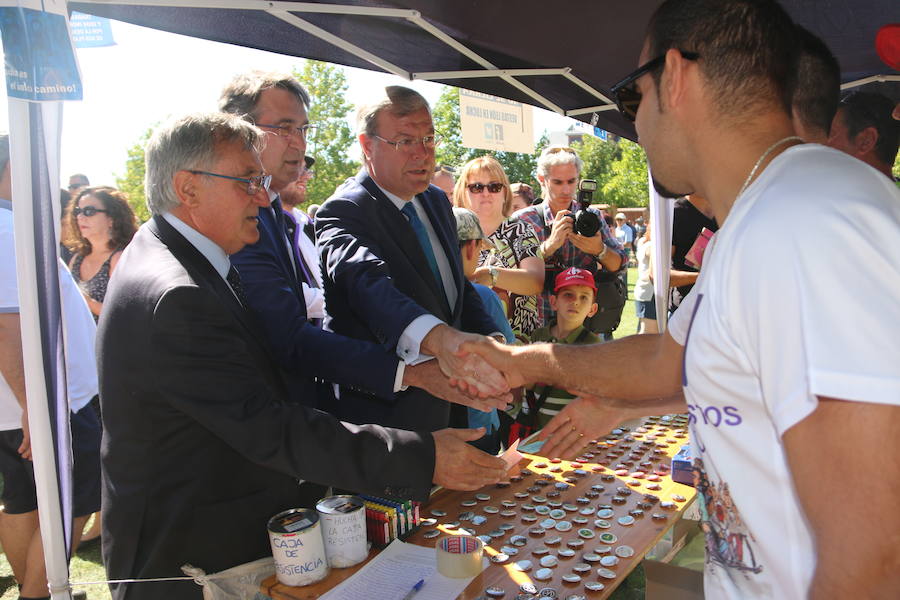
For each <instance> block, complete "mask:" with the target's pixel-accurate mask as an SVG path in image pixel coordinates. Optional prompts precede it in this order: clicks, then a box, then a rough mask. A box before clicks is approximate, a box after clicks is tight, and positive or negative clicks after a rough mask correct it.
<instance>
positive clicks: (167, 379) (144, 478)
mask: <svg viewBox="0 0 900 600" xmlns="http://www.w3.org/2000/svg"><path fill="white" fill-rule="evenodd" d="M260 136H261V132H260V130H259V129H257V128H256V127H254V126H253V125H250V124H249V123H247V122H245V121H243V120H241V119H240V118H238V117H235V116H231V115H225V114H218V113H216V114H202V115H192V116H188V117H184V118H182V119H180V120H178V121H176V122H174V123H173V124H170V125H168V126H164V127H162V128H160V129H159V130H158V131H157V132H156V134H155V135H154V137H153V139H151V141H150V142H149V144H148V146H147V152H146V160H147V169H146V190H147V203H148V205H149V207H150V209H151V212H152V213H153V215H154V216H153V218H152V219H151V220H150V221H149V222H148V223H146V224H145V225H144V226H143V227H141V229H140V230H139V231H138V233H137V235H136V236H135V238H134V241H133V242H132V243H131V245H130V246H129V247H128V248H127V249H126V251H125V252H124V254H123V255H122V259H121V261H120V262H119V267H120V268H119V269H117V272H116V277H115V278H114V279H113V280H112V281H111V283H110V287H109V292H108V294H107V297H106V302H105V304H104V311H103V316H102V318H101V319H100V329H99V334H98V355H99V356H98V359H99V365H100V396H101V398H102V403H103V416H104V421H105V434H104V445H103V448H102V461H103V469H104V473H103V475H104V480H103V512H104V522H103V529H104V531H103V555H104V560H105V563H106V567H107V571H108V574H109V577H110V579H130V578H138V579H146V578H160V577H173V576H178V575H181V572H180V567H181V566H182V565H183V564H185V563H190V564H192V565H194V566H196V567H199V568H202V569H204V570H205V571H207V572H217V571H221V570H224V569H227V568H230V567H233V566H235V565H238V564H241V563H244V562H248V561H251V560H254V559H257V558H261V557H263V556H265V555H266V554H268V553H269V552H270V550H269V545H268V538H267V534H266V522H267V520H268V519H269V518H270V517H271V516H273V515H274V514H276V513H277V512H279V511H281V510H284V509H287V508H292V507H297V506H309V505H311V503H313V502H314V501H315V500H316V499H318V498H319V497H321V495H322V494H323V489H322V488H321V487H320V486H319V485H314V484H311V483H304V484H302V485H299V484H298V481H297V479H298V478H301V479H303V480H307V481H314V482H317V483H321V484H325V485H335V486H340V487H345V488H350V489H356V490H360V491H363V492H367V493H372V494H376V495H386V496H397V497H407V498H409V497H411V498H416V499H424V498H426V497H427V496H428V493H429V490H430V488H431V484H432V482H434V483H438V484H441V485H444V486H447V487H451V488H454V489H476V488H478V487H481V486H483V485H486V484H488V483H492V482H495V481H497V480H499V479H500V478H502V477H503V475H504V465H503V461H502V460H500V459H499V458H497V457H492V456H489V455H486V454H484V453H481V452H478V451H476V450H474V449H473V448H471V447H470V446H468V445H467V444H465V442H466V441H468V440H471V439H473V438H477V437H479V436H480V432H478V431H477V430H476V431H456V430H453V431H449V430H447V431H436V432H434V433H427V432H411V431H400V430H394V429H387V428H384V427H380V426H375V425H361V426H359V425H350V424H347V423H342V422H340V421H338V420H336V419H335V418H334V417H332V416H330V415H327V414H325V413H322V412H319V411H317V410H314V409H311V408H307V407H304V406H299V405H296V404H292V403H288V402H287V398H288V395H287V389H286V386H285V384H284V380H283V379H282V378H281V376H280V374H279V372H278V369H277V368H276V366H275V363H274V360H273V359H272V356H271V353H270V351H269V349H268V348H267V346H266V344H265V342H264V341H263V340H262V339H260V338H259V337H258V334H257V333H256V331H257V326H256V324H255V323H254V318H253V316H252V314H251V313H250V312H249V311H248V310H247V309H246V304H245V299H244V294H243V290H242V287H241V283H240V280H239V277H236V271H235V270H234V269H231V268H230V265H229V261H228V255H229V254H233V253H235V252H237V251H238V250H240V249H241V248H242V247H243V246H244V245H246V244H250V243H253V242H255V241H256V240H257V238H258V237H259V232H258V230H257V218H258V210H259V208H260V207H261V206H264V205H266V204H267V203H268V196H267V194H266V187H267V185H268V181H269V179H268V176H266V175H265V174H264V172H263V168H262V164H261V163H260V159H259V148H260V145H261V139H260ZM111 587H112V590H113V597H114V598H115V599H116V600H139V599H150V598H167V599H168V600H182V599H183V600H188V599H191V600H199V599H200V598H201V590H200V588H198V587H197V586H196V585H194V584H193V583H191V582H189V581H188V582H185V581H166V582H153V583H151V582H146V583H129V584H113V585H112V586H111Z"/></svg>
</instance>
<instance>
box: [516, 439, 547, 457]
mask: <svg viewBox="0 0 900 600" xmlns="http://www.w3.org/2000/svg"><path fill="white" fill-rule="evenodd" d="M543 445H544V440H538V441H536V442H531V443H529V444H525V445H524V446H522V447H521V448H519V450H521V451H522V452H525V453H526V454H537V453H538V452H539V451H540V450H541V447H542V446H543Z"/></svg>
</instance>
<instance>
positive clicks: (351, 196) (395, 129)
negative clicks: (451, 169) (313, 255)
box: [316, 86, 496, 429]
mask: <svg viewBox="0 0 900 600" xmlns="http://www.w3.org/2000/svg"><path fill="white" fill-rule="evenodd" d="M384 93H385V95H384V97H383V98H382V99H381V100H380V101H378V102H376V103H374V104H372V105H370V106H367V107H363V108H362V109H360V113H359V117H358V122H359V131H360V135H359V142H360V146H361V147H362V150H363V154H364V162H365V167H364V169H363V170H362V171H361V172H360V173H359V174H358V175H357V176H356V177H355V178H353V179H348V180H347V181H346V182H345V183H344V184H343V185H342V186H341V187H339V188H338V189H337V190H336V191H335V193H334V195H333V196H332V197H331V198H330V199H329V200H328V202H326V203H325V204H324V205H323V206H322V208H321V209H320V210H319V212H318V213H317V214H316V231H317V235H318V244H319V248H320V252H321V257H322V266H323V279H324V284H325V299H326V303H327V305H328V314H329V318H330V320H329V322H328V326H329V327H330V328H331V329H332V330H333V331H335V332H337V333H341V334H344V335H346V336H350V337H354V338H357V339H360V340H367V341H370V342H374V343H378V344H381V345H383V346H384V347H386V348H391V349H393V350H396V352H397V354H398V355H399V356H400V357H401V358H402V359H403V360H404V361H405V362H406V363H407V364H415V363H416V362H417V361H419V360H422V359H423V358H426V357H436V358H437V362H438V364H439V366H440V367H441V370H442V371H443V372H444V373H446V374H448V375H450V376H452V377H458V378H461V379H467V380H470V381H479V380H480V381H481V382H482V383H491V377H492V376H493V374H494V373H493V372H484V373H483V377H479V374H480V373H481V371H480V369H482V368H483V366H484V365H483V363H476V362H473V361H471V360H470V359H471V357H461V356H459V355H457V354H456V350H457V347H458V346H459V344H460V343H461V341H462V340H464V339H466V338H467V336H468V334H464V333H462V332H461V331H459V330H462V331H469V332H474V333H480V334H493V333H496V331H495V330H496V328H495V327H494V325H493V322H492V321H491V319H490V317H489V316H488V314H487V312H486V311H485V309H484V306H483V305H482V303H481V299H480V298H479V296H478V294H477V292H476V291H475V290H474V288H473V287H472V285H471V284H470V283H469V282H468V281H467V280H466V278H465V277H464V276H463V270H462V264H461V262H460V255H459V245H458V242H457V239H456V221H455V219H454V217H453V214H452V212H451V210H450V205H449V204H448V203H447V200H446V199H445V197H444V195H443V193H442V192H441V191H440V190H439V189H438V188H437V187H435V186H432V185H429V182H430V181H431V177H432V175H433V173H434V148H435V145H436V143H437V139H436V137H435V131H434V123H433V122H432V119H431V111H430V110H429V108H428V103H427V102H426V101H425V99H424V98H423V97H422V96H421V95H419V94H418V93H416V92H415V91H413V90H411V89H408V88H404V87H400V86H390V87H387V88H385V90H384ZM432 362H434V361H432ZM453 409H454V414H453V416H452V417H451V407H450V406H448V405H447V404H446V403H445V402H442V401H440V400H439V399H438V398H435V397H434V396H433V395H431V394H429V393H428V392H426V391H423V390H417V389H410V390H408V391H406V392H404V393H402V394H398V396H397V399H396V401H395V402H393V403H392V404H383V403H382V404H376V403H373V402H370V401H368V399H367V398H366V397H365V396H364V395H362V394H360V393H359V392H358V391H357V390H354V389H350V388H347V387H342V388H341V390H340V398H339V399H338V401H337V412H336V413H335V414H337V415H338V416H339V417H340V418H342V419H346V420H350V421H353V422H355V423H368V422H374V423H381V424H383V425H391V426H396V427H408V426H411V425H413V424H418V423H426V424H427V426H428V427H429V428H431V429H438V428H441V427H445V426H446V425H447V424H448V423H451V424H453V425H458V426H465V423H466V411H465V409H463V408H462V407H459V406H456V405H454V406H453ZM457 409H458V410H457Z"/></svg>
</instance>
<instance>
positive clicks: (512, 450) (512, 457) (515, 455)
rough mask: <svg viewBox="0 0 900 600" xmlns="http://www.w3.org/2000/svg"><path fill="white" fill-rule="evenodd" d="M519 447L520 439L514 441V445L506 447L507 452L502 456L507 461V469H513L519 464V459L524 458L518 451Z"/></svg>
mask: <svg viewBox="0 0 900 600" xmlns="http://www.w3.org/2000/svg"><path fill="white" fill-rule="evenodd" d="M518 448H519V440H516V441H515V442H513V445H512V446H510V447H509V448H507V449H506V452H504V453H503V455H502V456H500V458H502V459H503V461H504V462H505V463H506V468H507V469H512V468H513V467H514V466H516V465H517V464H519V461H520V460H522V455H521V454H520V453H519V451H518Z"/></svg>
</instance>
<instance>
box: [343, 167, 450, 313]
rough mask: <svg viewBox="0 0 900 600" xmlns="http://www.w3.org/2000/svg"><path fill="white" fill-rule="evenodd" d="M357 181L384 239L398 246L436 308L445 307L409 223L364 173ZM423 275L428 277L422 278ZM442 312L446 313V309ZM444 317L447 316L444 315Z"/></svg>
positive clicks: (440, 290) (443, 295)
mask: <svg viewBox="0 0 900 600" xmlns="http://www.w3.org/2000/svg"><path fill="white" fill-rule="evenodd" d="M357 181H359V182H360V184H361V185H362V186H363V187H364V188H365V189H366V191H367V192H369V195H371V196H372V198H373V199H374V200H375V203H376V209H375V211H374V213H375V215H376V218H377V219H380V220H381V224H382V226H383V227H384V229H385V231H386V232H388V235H387V236H386V238H387V239H390V240H393V241H394V242H395V243H396V244H397V245H398V246H400V248H401V250H403V254H404V255H405V256H406V258H407V259H408V260H409V261H410V263H412V267H413V270H415V272H416V275H418V277H419V279H420V281H421V282H422V284H423V285H424V286H426V287H428V288H429V289H430V290H431V293H432V294H433V295H434V297H435V298H437V299H438V300H439V302H438V306H442V307H446V306H447V301H446V300H445V299H444V298H445V294H444V290H443V289H440V288H438V286H439V285H442V283H441V282H438V281H435V280H434V276H432V275H431V267H429V266H428V261H427V260H426V259H425V254H424V253H423V251H422V246H420V245H419V239H418V238H417V237H416V234H415V232H414V231H413V228H412V225H410V224H409V221H407V220H406V217H404V216H403V214H402V213H401V212H400V211H399V210H397V207H396V206H394V203H393V202H391V201H390V200H389V199H388V197H387V196H385V195H384V193H382V191H381V190H380V189H379V188H378V186H377V185H376V184H375V181H373V180H372V178H371V177H369V175H368V174H367V173H365V171H363V172H362V173H360V176H359V178H358V179H357ZM429 218H430V215H429ZM442 243H443V242H442ZM445 252H446V250H445ZM423 273H424V274H427V275H428V276H427V277H425V276H423ZM442 312H443V313H446V312H447V311H446V308H445V309H444V310H443V311H442ZM444 316H447V315H446V314H445V315H444Z"/></svg>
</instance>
